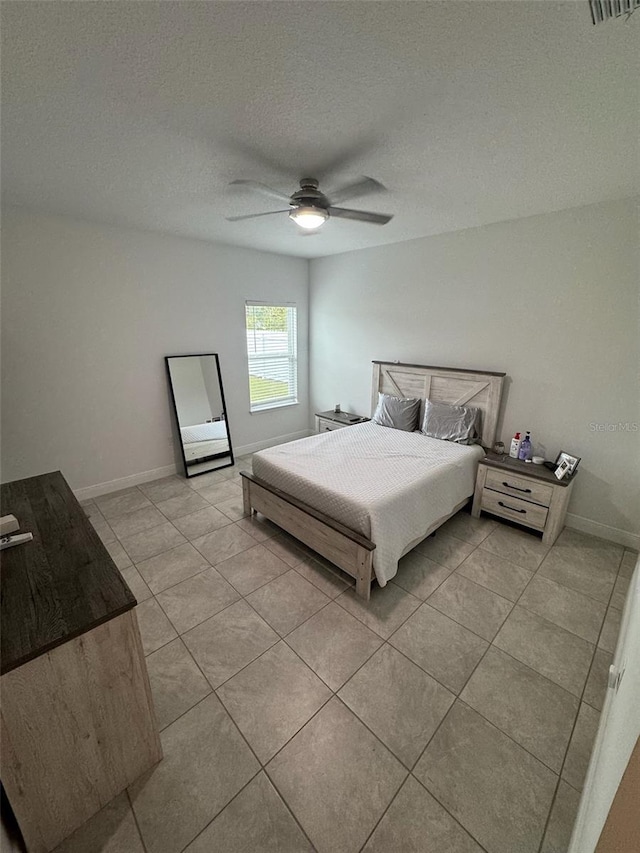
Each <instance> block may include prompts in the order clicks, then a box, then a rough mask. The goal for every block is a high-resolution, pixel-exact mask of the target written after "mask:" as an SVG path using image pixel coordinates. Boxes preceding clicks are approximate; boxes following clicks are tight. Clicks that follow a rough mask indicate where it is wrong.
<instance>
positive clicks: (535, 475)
mask: <svg viewBox="0 0 640 853" xmlns="http://www.w3.org/2000/svg"><path fill="white" fill-rule="evenodd" d="M575 478H576V475H574V476H573V477H571V479H569V480H567V479H566V478H565V479H562V480H558V479H557V477H556V476H555V474H554V473H553V471H549V469H548V468H545V467H544V465H533V464H532V463H530V462H521V461H520V460H518V459H512V458H511V457H510V456H495V455H494V454H488V455H487V456H486V457H485V458H484V459H483V460H482V461H481V462H480V465H479V466H478V474H477V476H476V488H475V492H474V495H473V509H472V510H471V515H472V516H473V517H474V518H479V517H480V513H481V512H489V513H491V515H497V516H499V517H500V518H508V519H509V521H515V522H517V523H518V524H522V525H524V526H525V527H529V528H531V529H532V530H537V531H538V532H540V533H542V541H543V542H544V543H545V544H547V545H553V543H554V542H555V541H556V539H557V538H558V536H559V535H560V532H561V531H562V528H563V526H564V519H565V516H566V514H567V505H568V503H569V498H570V496H571V490H572V488H573V481H574V480H575Z"/></svg>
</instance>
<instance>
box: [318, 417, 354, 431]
mask: <svg viewBox="0 0 640 853" xmlns="http://www.w3.org/2000/svg"><path fill="white" fill-rule="evenodd" d="M346 426H348V424H338V423H336V422H335V421H325V419H324V418H318V432H332V431H333V430H334V429H342V428H343V427H346Z"/></svg>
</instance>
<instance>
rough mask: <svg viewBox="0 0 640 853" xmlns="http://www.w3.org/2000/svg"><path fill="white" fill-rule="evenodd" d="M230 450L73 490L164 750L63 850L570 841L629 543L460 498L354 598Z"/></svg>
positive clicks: (423, 849)
mask: <svg viewBox="0 0 640 853" xmlns="http://www.w3.org/2000/svg"><path fill="white" fill-rule="evenodd" d="M249 465H250V460H249V459H248V458H246V457H245V458H244V459H239V460H238V461H237V465H236V466H235V467H234V468H229V469H223V470H221V471H217V472H214V473H212V474H207V475H204V476H202V477H198V478H194V479H193V480H190V481H185V480H184V479H182V478H180V477H177V476H173V477H165V478H163V479H162V480H157V481H155V482H153V483H145V484H144V485H143V486H140V487H139V488H130V489H125V490H123V491H122V492H118V493H115V494H110V495H104V496H103V497H101V498H97V499H96V500H95V501H88V502H87V503H86V506H85V511H86V512H87V515H88V516H89V517H90V521H91V523H92V524H93V525H94V527H95V528H96V530H97V532H98V534H99V535H100V537H101V538H102V540H103V541H104V542H105V545H106V546H107V547H108V549H109V552H110V554H111V555H112V557H113V559H114V561H115V562H116V564H117V566H118V567H119V568H120V570H121V572H122V575H123V577H124V578H125V579H126V581H127V583H128V584H129V585H130V587H131V588H132V590H133V592H134V594H135V595H136V597H137V598H138V602H139V604H138V620H139V624H140V631H141V634H142V640H143V647H144V650H145V654H147V656H148V657H147V665H148V669H149V676H150V681H151V689H152V693H153V696H154V701H155V705H156V714H157V718H158V724H159V727H160V729H161V738H162V743H163V748H164V755H165V757H164V760H163V761H162V762H161V763H160V764H159V765H158V766H157V767H156V768H154V769H153V770H151V771H150V772H149V773H147V774H146V775H145V776H144V777H142V778H141V779H139V780H137V781H136V783H135V784H134V785H132V786H131V787H130V788H129V790H128V792H126V793H123V794H121V795H120V796H119V797H117V798H116V799H115V800H114V801H113V802H112V803H110V804H109V805H108V806H106V807H105V808H104V809H103V810H102V811H101V812H100V813H98V815H96V816H95V817H94V818H92V819H91V820H90V821H88V822H87V823H86V824H85V825H84V826H83V827H81V828H80V829H79V830H78V832H76V833H75V834H74V835H73V836H71V838H69V839H67V841H66V842H64V843H63V845H61V847H60V848H58V853H71V851H76V850H77V851H82V853H182V851H185V853H205V851H206V853H214V851H221V853H223V851H224V853H235V851H237V852H238V853H240V851H245V850H251V851H264V853H313V851H316V853H358V851H363V853H483V851H485V853H516V851H517V853H563V851H566V848H567V845H568V842H569V838H570V835H571V828H572V824H573V820H574V818H575V814H576V811H577V808H578V802H579V797H580V790H581V788H582V785H583V782H584V776H585V773H586V768H587V764H588V761H589V755H590V751H591V747H592V743H593V739H594V736H595V732H596V729H597V725H598V719H599V714H600V710H601V708H602V702H603V697H604V691H605V688H606V677H607V669H608V666H609V663H610V662H611V657H612V652H613V650H614V648H615V642H616V636H617V632H618V629H619V622H620V615H621V610H622V608H623V605H624V597H625V595H626V590H627V587H628V584H629V580H628V579H629V577H630V575H631V571H632V568H633V565H634V563H635V560H636V555H635V554H634V553H633V552H631V551H628V550H627V551H624V549H622V548H620V547H618V546H616V545H612V544H611V543H609V542H604V541H603V540H600V539H595V538H593V537H590V536H586V535H584V534H581V533H577V532H575V531H573V530H565V531H564V532H563V533H562V534H561V536H560V537H559V538H558V541H557V543H556V544H555V545H554V546H553V547H552V548H548V547H547V546H546V545H543V544H542V543H541V541H540V539H539V538H537V537H536V536H535V535H533V534H530V533H527V532H524V531H521V530H517V529H515V528H514V527H512V526H510V525H507V524H501V523H498V522H497V521H495V520H491V519H488V518H482V519H480V520H476V519H472V518H471V517H470V515H469V514H468V512H465V511H462V512H460V513H458V514H457V515H456V516H455V517H454V518H452V519H451V520H450V521H448V522H447V524H446V525H445V526H444V528H443V530H442V531H440V532H438V533H437V534H436V536H435V537H431V538H429V539H428V540H426V542H424V543H422V544H421V545H420V546H418V547H417V548H416V550H415V551H413V552H411V553H410V554H408V555H407V556H406V557H404V558H403V559H402V561H401V563H400V568H399V572H398V575H397V577H396V578H395V579H394V581H392V582H390V583H389V584H388V585H387V587H386V588H385V589H379V588H377V587H374V589H373V591H372V597H371V601H370V602H369V603H368V604H367V603H364V602H362V601H361V600H360V599H358V598H357V597H355V595H354V591H353V589H352V588H351V587H352V585H351V584H350V583H349V582H348V579H345V576H344V575H342V573H340V572H338V571H337V570H333V569H332V568H331V567H330V566H329V565H328V564H327V563H326V561H324V560H322V559H321V558H318V559H314V556H313V554H312V553H310V551H309V549H308V548H306V547H305V546H304V545H302V543H298V542H296V540H294V539H292V538H291V537H290V536H288V535H287V534H285V533H284V532H283V531H281V530H280V529H279V528H277V527H276V526H275V525H273V524H271V523H270V522H268V521H266V520H265V519H262V518H261V517H259V516H258V517H253V518H247V517H244V515H243V512H242V505H241V501H240V497H239V494H240V492H239V485H240V483H239V477H238V471H240V470H245V469H247V468H248V467H249Z"/></svg>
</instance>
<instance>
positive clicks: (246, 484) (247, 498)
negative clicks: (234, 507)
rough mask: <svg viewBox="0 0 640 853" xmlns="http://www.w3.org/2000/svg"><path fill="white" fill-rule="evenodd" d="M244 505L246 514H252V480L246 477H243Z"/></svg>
mask: <svg viewBox="0 0 640 853" xmlns="http://www.w3.org/2000/svg"><path fill="white" fill-rule="evenodd" d="M242 505H243V507H242V508H243V509H244V511H245V513H246V515H252V512H251V482H250V480H247V478H246V477H243V478H242Z"/></svg>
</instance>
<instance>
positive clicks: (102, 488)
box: [73, 429, 313, 501]
mask: <svg viewBox="0 0 640 853" xmlns="http://www.w3.org/2000/svg"><path fill="white" fill-rule="evenodd" d="M308 435H313V430H310V429H303V430H300V431H299V432H292V433H290V434H289V435H279V436H277V437H276V438H269V439H266V440H265V441H256V442H255V443H254V444H245V445H244V446H243V447H236V448H235V450H234V457H236V458H239V457H240V456H245V455H246V454H247V453H255V452H256V451H257V450H264V449H265V448H267V447H274V446H275V445H276V444H285V443H286V442H288V441H295V440H296V439H298V438H306V437H307V436H308ZM177 470H178V469H177V468H176V466H175V465H165V466H164V467H162V468H153V469H152V470H151V471H141V472H140V473H139V474H130V475H129V476H128V477H119V478H118V479H117V480H109V481H108V482H106V483H96V485H95V486H84V487H83V488H82V489H74V490H73V493H74V495H75V496H76V497H77V499H78V500H79V501H89V500H91V499H92V498H97V497H100V495H107V494H109V493H110V492H119V491H120V490H121V489H130V488H131V486H139V485H140V483H148V482H150V481H151V480H159V479H160V477H168V476H170V475H171V474H175V473H176V471H177Z"/></svg>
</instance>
